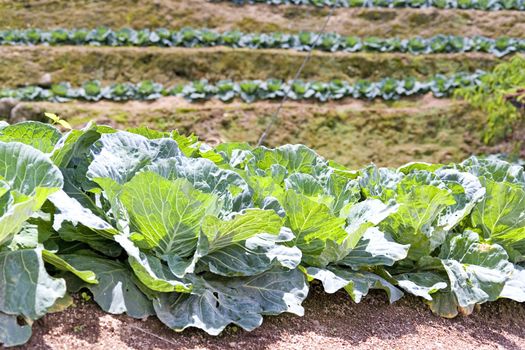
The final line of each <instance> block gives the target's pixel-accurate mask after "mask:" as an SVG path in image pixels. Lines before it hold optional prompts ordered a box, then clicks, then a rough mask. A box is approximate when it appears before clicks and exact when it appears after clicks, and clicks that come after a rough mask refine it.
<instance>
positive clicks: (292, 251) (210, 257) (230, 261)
mask: <svg viewBox="0 0 525 350" xmlns="http://www.w3.org/2000/svg"><path fill="white" fill-rule="evenodd" d="M294 238H295V237H294V235H293V234H292V232H291V231H289V230H287V229H283V230H282V231H281V232H280V234H279V235H278V236H276V235H270V234H259V235H257V236H254V237H251V238H249V239H247V240H246V241H244V242H238V243H235V244H232V245H229V246H227V247H225V248H222V249H220V250H217V251H215V252H213V253H209V254H205V255H204V256H203V257H200V260H199V264H201V265H202V264H203V265H205V266H206V268H207V270H209V271H210V272H212V273H214V274H218V275H222V276H253V275H257V274H259V273H262V272H264V271H267V270H269V269H271V268H272V267H278V266H282V267H286V268H288V269H295V268H297V266H298V265H299V264H300V263H301V251H300V250H299V249H298V248H297V247H287V246H284V245H281V244H279V243H284V242H289V241H291V240H293V239H294Z"/></svg>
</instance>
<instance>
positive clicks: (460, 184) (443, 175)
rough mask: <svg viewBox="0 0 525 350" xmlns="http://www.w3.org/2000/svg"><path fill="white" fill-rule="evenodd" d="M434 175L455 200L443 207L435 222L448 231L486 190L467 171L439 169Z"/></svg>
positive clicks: (462, 217) (468, 212) (463, 216)
mask: <svg viewBox="0 0 525 350" xmlns="http://www.w3.org/2000/svg"><path fill="white" fill-rule="evenodd" d="M436 175H437V176H438V177H439V179H440V180H441V181H443V182H444V183H445V185H446V186H447V187H448V188H449V189H450V191H451V193H452V196H454V200H455V201H456V203H455V204H454V205H451V206H448V207H447V208H445V212H444V213H443V214H442V215H440V217H439V220H438V223H437V225H439V226H440V227H441V228H442V229H443V230H445V231H447V232H448V231H450V230H452V229H453V228H454V227H455V226H456V225H458V224H459V223H460V222H461V221H462V220H463V219H464V218H465V217H466V216H467V215H469V214H470V212H471V211H472V208H474V206H475V205H476V204H477V203H478V202H479V201H480V200H481V199H482V198H483V196H484V195H485V192H486V190H485V188H484V187H483V186H482V185H481V182H480V181H479V180H478V178H477V177H476V176H474V175H472V174H469V173H465V172H459V171H457V170H454V169H440V170H438V171H436Z"/></svg>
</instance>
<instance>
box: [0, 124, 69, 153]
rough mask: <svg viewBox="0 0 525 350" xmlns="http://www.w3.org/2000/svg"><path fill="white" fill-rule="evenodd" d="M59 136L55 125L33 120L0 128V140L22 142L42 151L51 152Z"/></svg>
mask: <svg viewBox="0 0 525 350" xmlns="http://www.w3.org/2000/svg"><path fill="white" fill-rule="evenodd" d="M60 137H61V134H60V132H59V131H58V130H57V129H56V128H55V127H53V126H51V125H49V124H44V123H40V122H33V121H29V122H23V123H18V124H14V125H9V126H6V127H4V128H1V129H0V141H2V142H20V143H24V144H26V145H29V146H32V147H33V148H36V149H38V150H39V151H42V152H44V153H51V152H52V151H53V149H54V147H55V145H56V144H57V142H58V141H59V140H60Z"/></svg>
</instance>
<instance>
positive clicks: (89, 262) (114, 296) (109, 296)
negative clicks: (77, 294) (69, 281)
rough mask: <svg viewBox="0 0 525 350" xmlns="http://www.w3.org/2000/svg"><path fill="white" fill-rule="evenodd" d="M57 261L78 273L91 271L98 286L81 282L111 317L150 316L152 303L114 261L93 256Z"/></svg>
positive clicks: (78, 256)
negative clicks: (113, 315) (124, 314)
mask: <svg viewBox="0 0 525 350" xmlns="http://www.w3.org/2000/svg"><path fill="white" fill-rule="evenodd" d="M60 258H61V259H63V260H64V261H65V262H67V263H68V264H69V265H71V266H74V268H75V269H78V270H91V271H93V272H94V273H95V275H96V278H97V279H98V282H99V283H98V284H91V283H83V284H80V285H77V288H78V287H84V288H88V289H89V290H90V291H91V293H93V298H94V299H95V301H96V302H97V304H99V305H100V307H101V308H102V310H104V311H106V312H109V313H112V314H122V313H126V314H128V315H129V316H131V317H135V318H144V317H147V316H150V315H153V314H154V310H153V305H152V302H151V301H150V300H149V299H148V298H147V297H146V296H145V295H144V294H143V293H142V291H141V290H140V288H139V287H138V286H137V284H136V283H135V281H134V277H133V274H132V272H131V271H130V269H129V267H127V266H126V265H124V264H122V263H120V262H118V261H113V260H109V259H105V258H99V257H94V256H87V255H80V254H68V255H60Z"/></svg>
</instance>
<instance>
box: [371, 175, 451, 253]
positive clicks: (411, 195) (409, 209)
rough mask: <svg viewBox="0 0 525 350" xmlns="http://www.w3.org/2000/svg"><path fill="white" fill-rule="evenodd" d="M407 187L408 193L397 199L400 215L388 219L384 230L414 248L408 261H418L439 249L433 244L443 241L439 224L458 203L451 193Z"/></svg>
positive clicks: (428, 186)
mask: <svg viewBox="0 0 525 350" xmlns="http://www.w3.org/2000/svg"><path fill="white" fill-rule="evenodd" d="M404 186H406V188H407V189H406V190H405V189H400V190H399V193H398V196H397V202H398V203H399V208H398V210H397V212H396V213H394V214H391V215H390V216H389V217H388V218H386V219H385V220H384V221H383V222H382V223H381V225H380V227H381V230H382V231H384V232H387V233H389V234H391V235H392V237H393V238H394V239H395V241H396V242H398V243H401V244H410V251H409V256H408V257H409V259H412V260H416V261H417V260H419V259H420V258H421V257H422V256H426V255H429V254H430V252H431V251H432V250H434V249H435V248H436V244H434V243H433V242H434V241H437V242H439V239H436V238H435V235H436V226H435V225H434V223H435V220H436V219H437V218H438V216H439V215H440V214H441V213H443V212H444V210H445V209H446V208H447V207H448V206H451V205H454V204H455V203H456V201H455V200H454V197H453V196H452V194H451V193H450V192H449V190H447V189H440V188H438V187H436V186H433V185H421V184H417V183H416V184H414V185H413V186H410V183H406V184H404Z"/></svg>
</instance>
